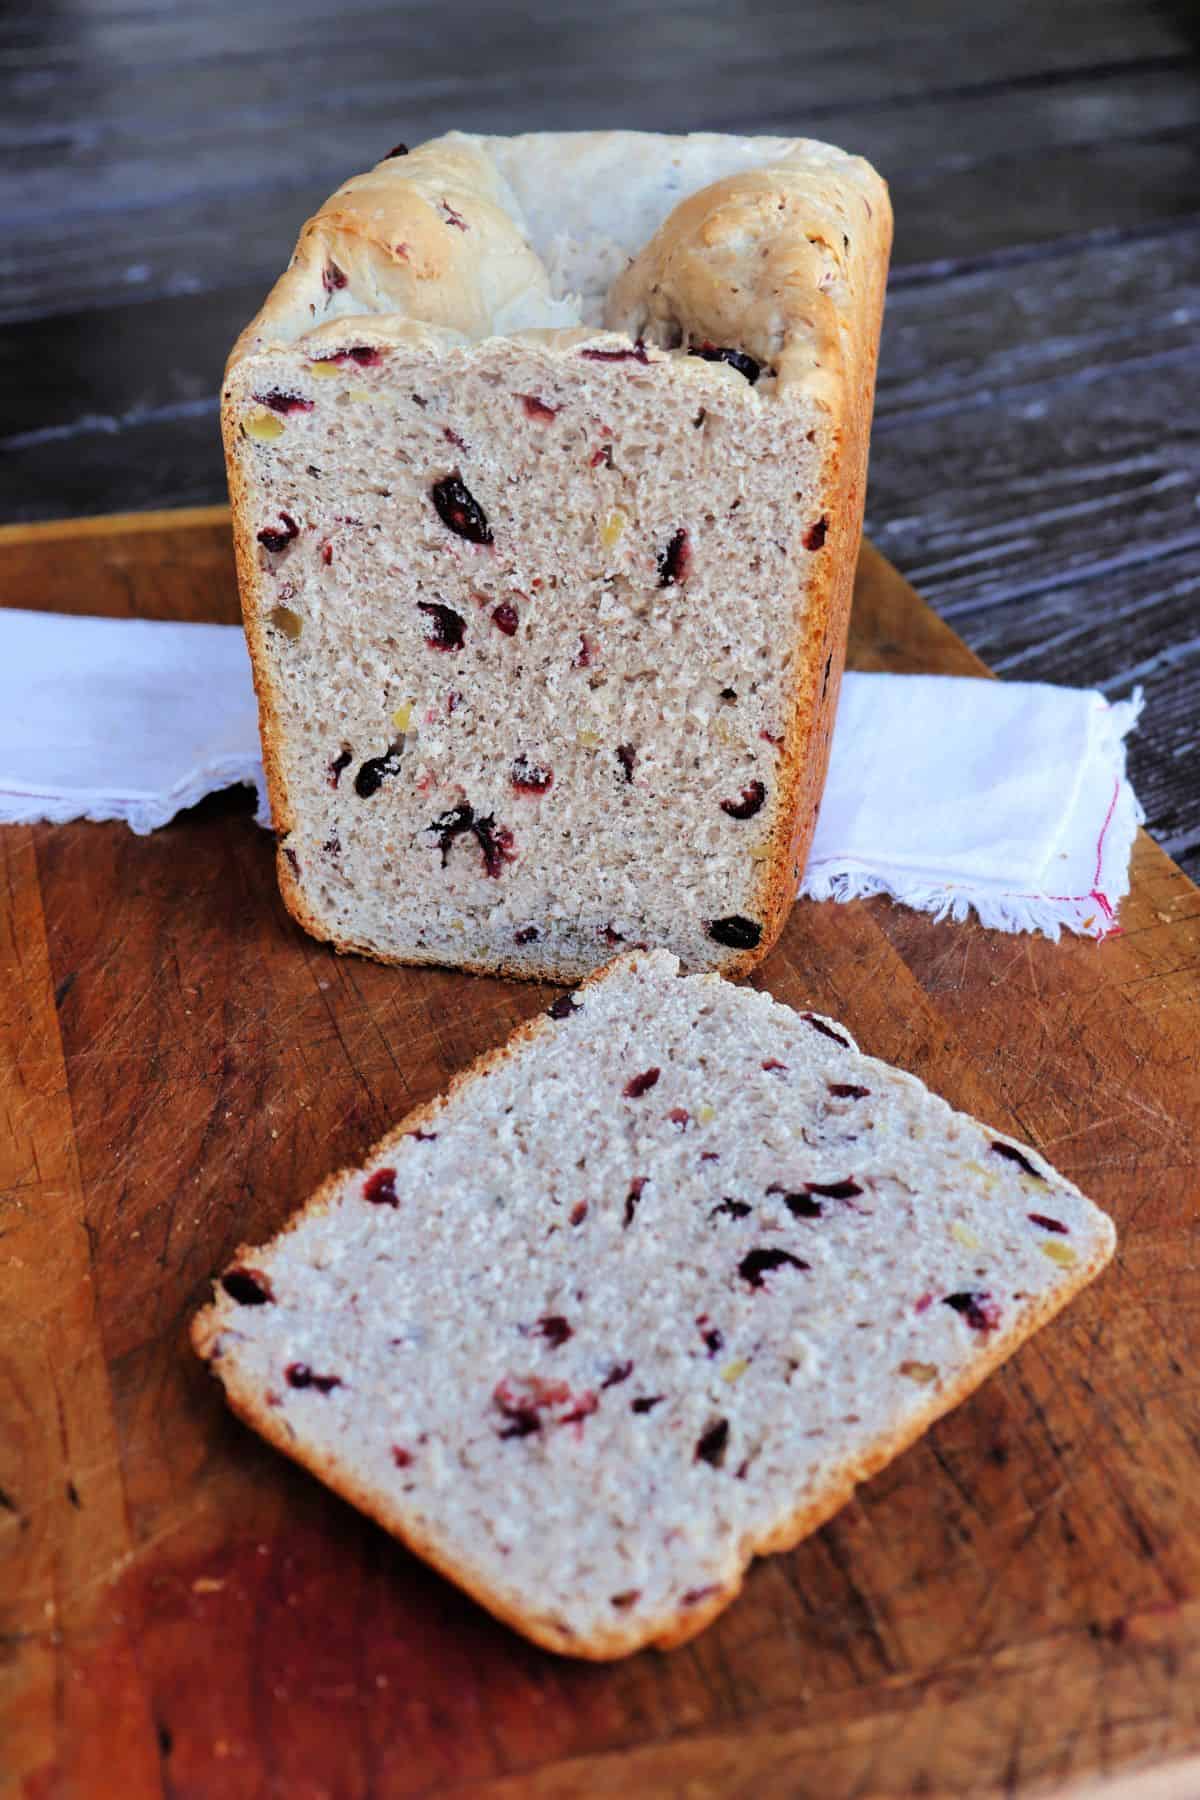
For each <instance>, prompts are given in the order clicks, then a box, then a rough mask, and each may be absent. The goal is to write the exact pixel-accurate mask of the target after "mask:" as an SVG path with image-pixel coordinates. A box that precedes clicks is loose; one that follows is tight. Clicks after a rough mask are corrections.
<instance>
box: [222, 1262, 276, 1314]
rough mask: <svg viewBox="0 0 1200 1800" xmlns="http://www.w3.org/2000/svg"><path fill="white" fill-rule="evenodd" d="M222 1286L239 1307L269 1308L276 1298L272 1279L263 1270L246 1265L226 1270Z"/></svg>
mask: <svg viewBox="0 0 1200 1800" xmlns="http://www.w3.org/2000/svg"><path fill="white" fill-rule="evenodd" d="M221 1286H222V1287H223V1288H224V1289H225V1292H226V1293H227V1294H228V1295H229V1298H230V1299H231V1300H236V1301H237V1303H238V1305H239V1306H269V1305H270V1303H271V1302H272V1301H273V1300H274V1298H275V1290H274V1289H273V1288H272V1286H271V1281H270V1277H269V1276H267V1275H264V1274H263V1272H262V1270H261V1269H250V1268H247V1267H246V1265H245V1264H244V1263H235V1264H234V1266H233V1267H232V1268H231V1269H226V1271H225V1273H224V1274H223V1275H222V1277H221Z"/></svg>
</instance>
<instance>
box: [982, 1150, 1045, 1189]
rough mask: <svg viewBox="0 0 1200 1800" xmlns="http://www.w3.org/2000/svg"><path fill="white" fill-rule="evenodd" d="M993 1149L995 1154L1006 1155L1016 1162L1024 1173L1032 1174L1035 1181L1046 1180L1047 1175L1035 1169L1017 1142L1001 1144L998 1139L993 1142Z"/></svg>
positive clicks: (1009, 1159) (1010, 1160)
mask: <svg viewBox="0 0 1200 1800" xmlns="http://www.w3.org/2000/svg"><path fill="white" fill-rule="evenodd" d="M991 1149H992V1154H993V1155H994V1156H1004V1157H1007V1159H1008V1161H1009V1162H1014V1163H1016V1165H1017V1167H1018V1168H1019V1169H1020V1170H1021V1171H1022V1173H1023V1174H1026V1175H1031V1176H1032V1177H1033V1179H1034V1180H1035V1181H1045V1179H1046V1177H1045V1176H1044V1175H1043V1174H1042V1172H1041V1170H1040V1169H1035V1168H1034V1166H1033V1164H1032V1163H1031V1162H1030V1160H1029V1158H1028V1157H1027V1156H1026V1155H1025V1152H1024V1151H1023V1150H1018V1149H1017V1146H1016V1145H1015V1144H1001V1143H1000V1142H998V1141H997V1142H995V1143H993V1144H992V1146H991Z"/></svg>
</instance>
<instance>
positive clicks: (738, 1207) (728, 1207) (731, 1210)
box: [708, 1196, 751, 1219]
mask: <svg viewBox="0 0 1200 1800" xmlns="http://www.w3.org/2000/svg"><path fill="white" fill-rule="evenodd" d="M750 1211H751V1207H750V1205H749V1202H748V1201H745V1200H730V1199H729V1198H728V1196H727V1197H726V1198H725V1199H724V1200H722V1201H721V1202H720V1203H719V1204H718V1205H717V1206H714V1207H713V1209H712V1211H711V1212H710V1213H709V1215H708V1216H709V1218H710V1219H715V1218H716V1216H717V1214H718V1213H728V1214H729V1217H730V1218H731V1219H744V1218H746V1217H747V1215H748V1214H749V1213H750Z"/></svg>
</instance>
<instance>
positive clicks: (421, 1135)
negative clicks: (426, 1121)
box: [404, 1131, 437, 1144]
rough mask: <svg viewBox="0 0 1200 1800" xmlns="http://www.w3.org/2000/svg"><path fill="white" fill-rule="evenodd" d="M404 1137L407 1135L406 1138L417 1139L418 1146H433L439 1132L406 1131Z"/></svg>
mask: <svg viewBox="0 0 1200 1800" xmlns="http://www.w3.org/2000/svg"><path fill="white" fill-rule="evenodd" d="M404 1135H405V1137H410V1138H413V1139H415V1140H416V1142H417V1143H418V1144H432V1143H433V1141H434V1139H435V1138H436V1137H437V1132H436V1131H406V1132H405V1134H404Z"/></svg>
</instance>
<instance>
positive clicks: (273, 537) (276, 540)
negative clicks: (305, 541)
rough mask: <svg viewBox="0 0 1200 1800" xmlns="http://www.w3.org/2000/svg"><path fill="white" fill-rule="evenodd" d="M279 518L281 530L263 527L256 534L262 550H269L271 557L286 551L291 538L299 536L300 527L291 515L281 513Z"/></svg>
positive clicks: (269, 526)
mask: <svg viewBox="0 0 1200 1800" xmlns="http://www.w3.org/2000/svg"><path fill="white" fill-rule="evenodd" d="M279 517H280V520H281V522H282V526H283V529H282V530H276V528H275V527H274V526H273V525H264V526H263V528H262V530H261V531H260V532H259V534H258V541H259V543H260V544H261V545H262V547H263V549H264V550H269V551H270V552H271V554H272V556H278V555H279V554H280V553H281V551H284V550H286V549H287V547H288V545H289V544H290V543H291V541H292V539H293V538H296V537H299V535H300V527H299V526H298V525H297V523H296V521H295V519H293V517H292V515H291V513H285V512H281V513H280V515H279Z"/></svg>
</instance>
